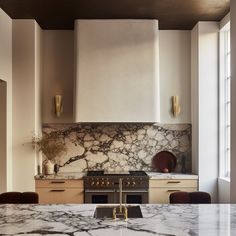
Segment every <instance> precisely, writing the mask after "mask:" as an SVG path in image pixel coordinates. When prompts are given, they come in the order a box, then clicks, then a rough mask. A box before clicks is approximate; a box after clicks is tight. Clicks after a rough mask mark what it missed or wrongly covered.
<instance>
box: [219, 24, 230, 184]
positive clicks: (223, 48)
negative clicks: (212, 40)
mask: <svg viewBox="0 0 236 236" xmlns="http://www.w3.org/2000/svg"><path fill="white" fill-rule="evenodd" d="M219 34H220V35H219V36H220V44H219V46H220V50H219V59H220V60H219V67H220V70H219V72H220V76H219V177H221V178H227V179H230V130H231V126H230V81H231V73H230V22H228V23H227V24H226V25H225V26H224V27H223V28H222V29H221V30H220V33H219Z"/></svg>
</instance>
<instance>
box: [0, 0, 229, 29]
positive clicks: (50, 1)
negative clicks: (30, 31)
mask: <svg viewBox="0 0 236 236" xmlns="http://www.w3.org/2000/svg"><path fill="white" fill-rule="evenodd" d="M0 7H1V8H2V9H3V10H4V11H5V12H6V13H7V14H8V15H9V16H10V17H11V18H13V19H35V20H36V21H37V22H38V23H39V25H40V26H41V27H42V28H43V29H73V28H74V20H75V19H158V20H159V25H160V29H183V30H184V29H185V30H189V29H192V28H193V26H194V25H195V24H196V22H197V21H219V20H221V19H222V18H223V17H224V16H225V15H226V14H227V13H228V12H229V7H230V0H0Z"/></svg>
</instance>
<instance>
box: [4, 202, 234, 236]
mask: <svg viewBox="0 0 236 236" xmlns="http://www.w3.org/2000/svg"><path fill="white" fill-rule="evenodd" d="M95 207H96V205H92V204H90V205H89V204H83V205H27V204H25V205H0V234H1V235H21V234H28V235H35V236H36V235H69V236H72V235H75V236H76V235H78V236H133V235H134V236H151V235H162V236H163V235H170V236H171V235H176V236H177V235H178V236H187V235H191V236H192V235H206V236H216V235H217V236H221V235H222V236H229V235H236V205H226V204H224V205H215V204H211V205H205V204H202V205H141V210H142V213H143V218H139V219H128V220H127V221H124V220H117V221H114V220H112V219H110V220H108V219H106V220H104V219H94V218H93V214H94V209H95Z"/></svg>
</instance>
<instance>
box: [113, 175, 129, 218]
mask: <svg viewBox="0 0 236 236" xmlns="http://www.w3.org/2000/svg"><path fill="white" fill-rule="evenodd" d="M119 191H120V205H119V208H118V212H117V207H115V208H114V209H113V219H116V218H117V217H118V218H124V219H127V218H128V209H127V207H126V206H123V205H122V194H123V193H122V178H119Z"/></svg>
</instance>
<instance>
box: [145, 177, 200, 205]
mask: <svg viewBox="0 0 236 236" xmlns="http://www.w3.org/2000/svg"><path fill="white" fill-rule="evenodd" d="M197 184H198V181H197V180H182V179H181V180H179V179H175V180H150V182H149V203H150V204H155V203H164V204H165V203H166V204H168V203H169V197H170V194H171V193H173V192H179V191H184V192H194V191H197Z"/></svg>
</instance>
